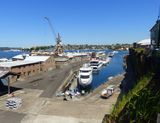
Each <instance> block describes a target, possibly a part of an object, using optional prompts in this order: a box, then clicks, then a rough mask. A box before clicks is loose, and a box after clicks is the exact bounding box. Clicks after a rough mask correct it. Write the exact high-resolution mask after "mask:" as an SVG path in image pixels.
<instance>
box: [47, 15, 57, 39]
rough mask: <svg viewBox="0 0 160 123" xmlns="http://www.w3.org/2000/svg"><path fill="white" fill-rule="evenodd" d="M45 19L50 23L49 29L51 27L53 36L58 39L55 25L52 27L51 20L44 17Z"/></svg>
mask: <svg viewBox="0 0 160 123" xmlns="http://www.w3.org/2000/svg"><path fill="white" fill-rule="evenodd" d="M44 19H45V20H47V22H48V24H49V27H50V29H51V31H52V33H53V35H54V36H55V38H56V31H55V30H54V28H53V25H52V23H51V21H50V19H49V18H48V17H44Z"/></svg>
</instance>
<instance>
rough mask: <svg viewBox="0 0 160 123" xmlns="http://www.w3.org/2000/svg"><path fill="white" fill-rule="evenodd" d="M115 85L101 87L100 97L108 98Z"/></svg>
mask: <svg viewBox="0 0 160 123" xmlns="http://www.w3.org/2000/svg"><path fill="white" fill-rule="evenodd" d="M114 89H115V85H109V86H108V87H107V88H106V89H103V90H102V92H101V97H102V98H108V97H110V96H112V94H113V93H114Z"/></svg>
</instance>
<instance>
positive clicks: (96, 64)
mask: <svg viewBox="0 0 160 123" xmlns="http://www.w3.org/2000/svg"><path fill="white" fill-rule="evenodd" d="M102 65H103V63H102V62H100V60H98V59H92V60H91V61H90V66H91V68H92V69H93V72H97V71H99V70H100V68H101V67H102Z"/></svg>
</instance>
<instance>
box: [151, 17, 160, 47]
mask: <svg viewBox="0 0 160 123" xmlns="http://www.w3.org/2000/svg"><path fill="white" fill-rule="evenodd" d="M150 35H151V47H152V48H154V49H156V48H160V19H158V20H157V21H156V24H155V25H154V26H153V27H152V28H151V30H150Z"/></svg>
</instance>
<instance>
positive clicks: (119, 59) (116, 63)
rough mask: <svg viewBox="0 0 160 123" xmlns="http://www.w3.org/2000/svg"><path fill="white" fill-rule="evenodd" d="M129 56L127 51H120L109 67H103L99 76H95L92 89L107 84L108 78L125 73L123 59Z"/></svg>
mask: <svg viewBox="0 0 160 123" xmlns="http://www.w3.org/2000/svg"><path fill="white" fill-rule="evenodd" d="M107 52H108V51H107ZM127 54H128V52H127V51H119V52H118V53H117V54H115V55H114V57H113V58H112V60H111V62H110V63H109V64H108V65H107V66H104V67H102V69H101V70H100V71H99V73H98V74H93V81H92V84H91V87H92V89H94V88H96V87H98V86H100V85H101V84H103V83H104V82H106V81H107V80H108V77H110V76H116V75H118V74H121V73H123V72H124V69H123V57H124V56H125V55H127Z"/></svg>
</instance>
